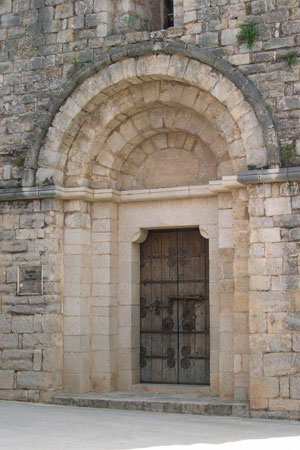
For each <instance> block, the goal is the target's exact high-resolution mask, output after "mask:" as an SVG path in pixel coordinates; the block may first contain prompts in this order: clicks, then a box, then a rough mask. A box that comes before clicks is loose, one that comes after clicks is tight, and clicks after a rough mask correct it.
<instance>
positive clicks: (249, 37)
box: [237, 20, 259, 48]
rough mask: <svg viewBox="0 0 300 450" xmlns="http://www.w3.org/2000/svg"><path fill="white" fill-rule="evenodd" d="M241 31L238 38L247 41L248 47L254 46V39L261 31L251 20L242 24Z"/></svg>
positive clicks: (240, 40)
mask: <svg viewBox="0 0 300 450" xmlns="http://www.w3.org/2000/svg"><path fill="white" fill-rule="evenodd" d="M240 28H241V31H240V32H239V34H238V35H237V40H238V41H239V42H246V44H247V46H248V48H252V47H253V44H254V41H256V39H258V38H259V32H258V29H257V27H256V25H255V23H254V22H253V21H252V20H251V22H249V23H247V24H244V25H241V27H240Z"/></svg>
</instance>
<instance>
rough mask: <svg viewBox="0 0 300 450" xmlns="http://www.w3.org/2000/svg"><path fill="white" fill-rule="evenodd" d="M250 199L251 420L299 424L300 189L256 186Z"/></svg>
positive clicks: (296, 184) (295, 184)
mask: <svg viewBox="0 0 300 450" xmlns="http://www.w3.org/2000/svg"><path fill="white" fill-rule="evenodd" d="M249 197H250V198H249V214H250V229H251V231H250V258H249V275H250V290H249V314H250V317H249V326H250V389H251V391H250V392H251V397H250V405H251V408H252V409H253V410H254V411H253V412H252V415H253V416H255V415H258V416H260V417H261V416H265V417H275V418H276V417H279V418H292V419H299V418H300V413H299V411H300V277H299V271H300V259H299V246H300V244H299V240H300V230H299V219H300V214H299V212H300V184H299V182H289V183H272V184H270V183H269V184H261V185H256V186H252V187H251V188H250V190H249ZM269 411H272V412H269Z"/></svg>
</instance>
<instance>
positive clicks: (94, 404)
mask: <svg viewBox="0 0 300 450" xmlns="http://www.w3.org/2000/svg"><path fill="white" fill-rule="evenodd" d="M53 403H54V404H55V405H69V406H81V407H90V408H102V409H120V410H127V411H148V412H160V413H162V412H165V413H178V414H196V415H204V416H231V417H249V404H248V403H247V402H239V401H233V400H228V399H220V398H218V397H212V396H208V395H207V396H206V395H197V394H175V393H166V392H164V393H161V392H160V393H154V392H122V391H117V392H110V393H105V394H99V393H88V394H80V395H74V394H60V395H56V396H55V397H54V398H53Z"/></svg>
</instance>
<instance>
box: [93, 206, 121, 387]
mask: <svg viewBox="0 0 300 450" xmlns="http://www.w3.org/2000/svg"><path fill="white" fill-rule="evenodd" d="M117 219H118V207H117V205H116V204H114V203H110V202H107V203H94V204H93V205H92V302H91V315H92V369H91V380H92V389H93V391H95V392H106V391H111V390H114V389H116V378H117V375H116V371H117V283H118V256H117V255H118V235H117V224H118V222H117Z"/></svg>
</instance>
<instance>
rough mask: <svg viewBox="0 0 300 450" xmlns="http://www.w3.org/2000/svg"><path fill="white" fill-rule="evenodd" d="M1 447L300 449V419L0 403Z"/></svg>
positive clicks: (39, 449)
mask: <svg viewBox="0 0 300 450" xmlns="http://www.w3.org/2000/svg"><path fill="white" fill-rule="evenodd" d="M0 449H1V450H29V449H30V450H111V449H114V450H121V449H132V450H138V449H147V450H196V449H197V450H198V449H199V450H204V449H205V450H237V449H238V450H246V449H247V450H279V449H280V450H299V449H300V423H296V422H275V421H274V422H273V421H257V420H249V419H236V418H224V417H220V418H218V417H204V416H191V415H180V414H166V413H164V414H162V413H147V412H138V411H116V410H106V409H105V410H104V409H92V408H78V407H71V406H54V405H40V404H30V403H17V402H0Z"/></svg>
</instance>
